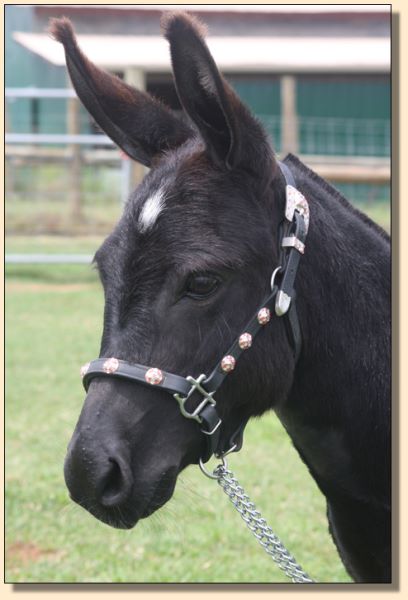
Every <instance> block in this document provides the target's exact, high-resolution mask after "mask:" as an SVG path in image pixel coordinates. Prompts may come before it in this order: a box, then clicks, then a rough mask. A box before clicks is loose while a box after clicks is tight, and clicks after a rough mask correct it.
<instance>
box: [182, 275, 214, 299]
mask: <svg viewBox="0 0 408 600" xmlns="http://www.w3.org/2000/svg"><path fill="white" fill-rule="evenodd" d="M219 283H220V280H219V278H218V277H216V276H215V275H212V274H211V273H195V274H194V275H190V277H189V278H188V280H187V283H186V287H185V294H186V295H187V296H190V297H191V298H197V299H202V298H207V297H208V296H210V295H211V294H212V293H214V292H215V290H216V289H217V288H218V286H219Z"/></svg>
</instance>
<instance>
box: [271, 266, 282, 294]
mask: <svg viewBox="0 0 408 600" xmlns="http://www.w3.org/2000/svg"><path fill="white" fill-rule="evenodd" d="M281 270H282V267H281V266H279V267H276V269H275V270H274V272H273V273H272V276H271V290H272V291H273V286H274V285H275V277H276V275H277V274H278V273H279V271H281Z"/></svg>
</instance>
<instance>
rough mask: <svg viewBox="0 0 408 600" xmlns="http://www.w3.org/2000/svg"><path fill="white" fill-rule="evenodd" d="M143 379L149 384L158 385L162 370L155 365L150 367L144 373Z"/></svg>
mask: <svg viewBox="0 0 408 600" xmlns="http://www.w3.org/2000/svg"><path fill="white" fill-rule="evenodd" d="M145 379H146V381H147V383H150V385H159V384H160V383H161V382H162V381H163V372H162V371H160V369H156V367H152V368H151V369H149V370H148V371H146V373H145Z"/></svg>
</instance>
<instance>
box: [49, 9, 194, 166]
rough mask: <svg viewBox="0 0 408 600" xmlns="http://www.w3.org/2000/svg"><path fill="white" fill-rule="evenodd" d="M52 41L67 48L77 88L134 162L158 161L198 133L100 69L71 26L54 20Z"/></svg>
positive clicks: (70, 72) (148, 163) (69, 63)
mask: <svg viewBox="0 0 408 600" xmlns="http://www.w3.org/2000/svg"><path fill="white" fill-rule="evenodd" d="M50 33H51V35H52V36H53V37H54V38H55V39H56V40H57V41H59V42H61V44H63V46H64V50H65V56H66V61H67V66H68V71H69V74H70V76H71V80H72V83H73V86H74V88H75V90H76V92H77V94H78V97H79V99H80V100H81V101H82V103H83V105H84V106H85V108H86V109H87V110H88V112H89V113H90V114H91V115H92V117H93V118H94V120H95V121H96V123H98V125H99V126H100V127H101V129H102V130H103V131H104V132H105V133H106V134H107V135H108V136H109V137H110V138H111V139H112V140H113V141H114V142H115V143H116V144H117V145H118V146H119V147H120V148H122V150H124V151H125V152H126V154H128V156H130V157H131V158H133V159H134V160H137V161H138V162H140V163H142V164H144V165H146V166H150V165H151V163H152V161H153V159H154V158H155V157H156V156H159V155H160V154H161V153H163V152H165V151H166V150H169V149H171V148H176V147H178V146H180V145H181V144H183V143H184V142H185V141H187V140H188V139H189V138H190V137H191V135H192V131H191V130H190V127H189V126H187V125H186V124H185V123H183V122H182V121H181V119H179V118H178V117H177V116H176V115H175V114H174V113H173V112H172V111H171V110H170V109H168V108H167V107H165V106H163V105H162V104H161V103H160V102H158V101H157V100H155V99H154V98H153V97H152V96H150V95H149V94H146V93H144V92H141V91H139V90H137V89H135V88H133V87H132V86H130V85H127V84H126V83H125V82H124V81H122V80H121V79H119V78H118V77H115V76H113V75H111V74H110V73H108V72H107V71H103V70H102V69H100V68H99V67H97V66H96V65H94V64H93V63H92V62H91V61H90V60H89V59H88V58H87V57H86V56H85V55H84V54H83V53H82V52H81V50H80V48H79V46H78V43H77V41H76V37H75V33H74V30H73V27H72V24H71V22H70V21H69V20H68V19H66V18H65V17H63V18H61V19H52V20H51V23H50Z"/></svg>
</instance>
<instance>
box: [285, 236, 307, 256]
mask: <svg viewBox="0 0 408 600" xmlns="http://www.w3.org/2000/svg"><path fill="white" fill-rule="evenodd" d="M281 246H282V248H294V249H295V250H297V251H298V252H300V254H304V253H305V245H304V243H303V242H301V241H300V240H299V238H297V237H296V236H295V235H289V236H288V237H284V238H283V240H282V244H281Z"/></svg>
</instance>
